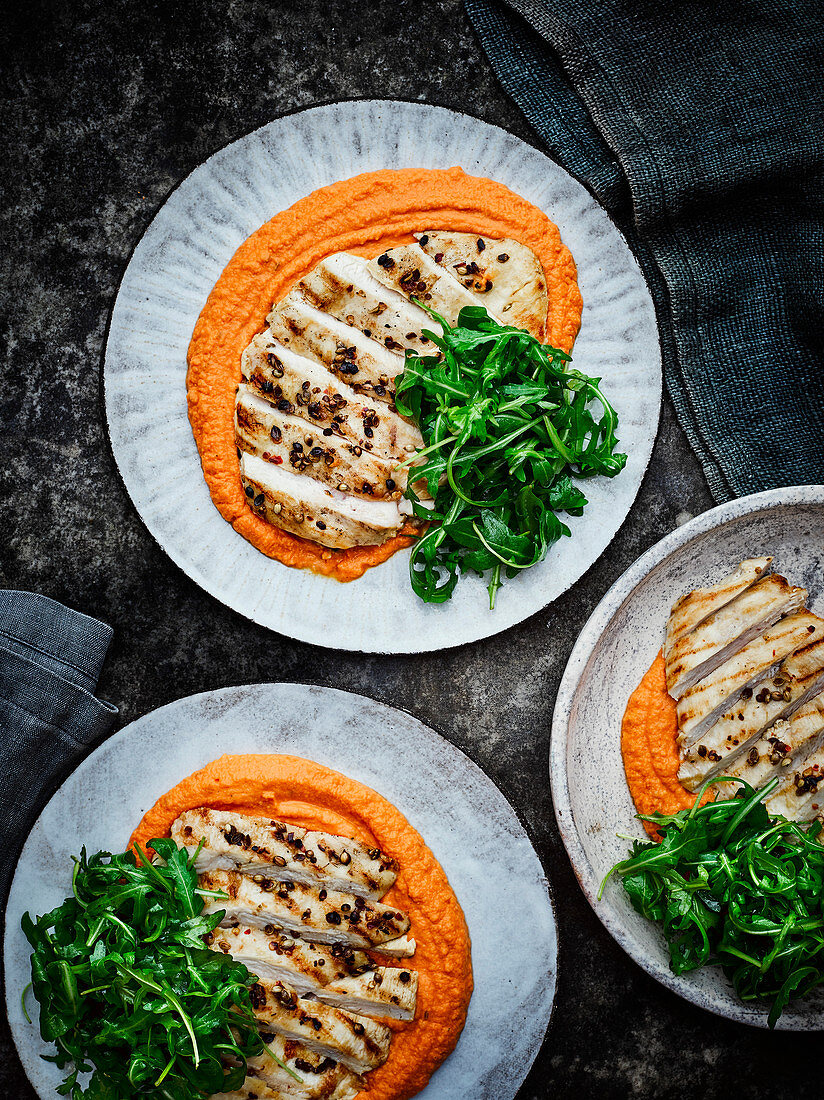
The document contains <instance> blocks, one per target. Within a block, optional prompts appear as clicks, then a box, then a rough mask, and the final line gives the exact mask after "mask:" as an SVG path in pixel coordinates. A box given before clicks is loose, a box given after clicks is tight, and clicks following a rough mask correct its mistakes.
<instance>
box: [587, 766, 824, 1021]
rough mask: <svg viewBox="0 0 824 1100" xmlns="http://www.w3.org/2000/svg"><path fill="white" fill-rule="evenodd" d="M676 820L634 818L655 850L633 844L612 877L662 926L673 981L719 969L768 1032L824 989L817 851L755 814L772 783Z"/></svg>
mask: <svg viewBox="0 0 824 1100" xmlns="http://www.w3.org/2000/svg"><path fill="white" fill-rule="evenodd" d="M730 778H732V777H729V776H719V777H717V778H715V779H710V780H708V781H707V782H706V783H705V784H704V786H703V787H701V789H700V790H699V791H698V793H697V797H696V802H695V805H694V806H693V807H692V809H690V810H680V811H679V812H678V813H676V814H669V815H668V814H658V813H656V814H649V815H639V817H640V820H642V821H648V822H650V823H652V824H654V825H655V826H656V828H657V830H658V832H659V834H660V836H661V841H660V843H658V842H656V841H648V842H642V841H637V840H636V841H635V842H634V843H633V846H632V853H631V854H630V856H629V858H628V859H625V860H623V861H622V862H621V863H617V864H616V865H615V866H614V867H613V868H612V869H611V870H610V872H609V873H608V874H607V876H606V878H605V879H604V882H603V883H602V885H601V891H600V894H599V897H600V896H601V894H603V891H604V887H605V886H606V883H607V880H608V879H609V878H610V876H611V875H613V874H617V875H619V876H620V878H621V882H622V884H623V887H624V889H625V890H626V892H627V894H628V896H629V899H630V901H631V902H632V905H633V906H634V908H635V909H636V910H637V911H638V912H639V913H641V914H642V915H643V916H645V917H647V918H648V919H649V920H652V921H656V922H658V923H659V924H660V925H661V928H662V931H663V933H664V937H665V939H666V941H667V946H668V949H669V956H670V966H671V968H672V971H673V973H674V974H686V973H688V972H689V971H691V970H697V969H698V968H700V967H702V966H711V965H716V966H720V967H721V968H722V970H723V972H724V973H725V974H726V976H727V977H728V978H729V980H730V981H731V982H732V985H733V988H734V989H735V992H736V993H737V995H738V996H739V997H740V998H741V1000H743V1001H755V1000H764V1001H767V1002H769V1003H770V1012H769V1017H768V1023H769V1026H770V1027H774V1026H775V1024H776V1022H777V1020H778V1018H779V1017H780V1016H781V1014H782V1012H783V1011H784V1009H785V1008H786V1006H787V1003H788V1002H789V1001H790V1000H791V999H793V998H796V997H803V996H804V995H805V994H807V993H809V992H810V991H811V990H812V989H814V988H815V987H816V986H819V985H821V984H822V983H824V845H822V843H821V842H820V841H819V839H818V834H819V830H820V828H821V825H820V823H813V824H812V825H810V826H808V827H807V828H803V827H802V826H801V825H799V824H798V823H797V822H794V821H788V820H787V819H786V818H783V817H778V816H771V815H770V814H769V813H768V812H767V810H766V809H765V807H764V806H763V805H762V800H763V799H764V798H766V797H768V796H769V795H770V794H771V793H772V791H773V790H774V789H775V787H776V786H777V785H778V780H777V779H774V780H772V782H771V783H769V784H767V785H766V786H765V787H763V788H761V789H760V790H754V789H753V788H752V787H751V786H750V785H749V784H748V783H746V782H745V781H744V780H741V779H738V780H735V781H736V782H738V783H740V784H741V789H740V790H739V791H738V792H737V793H736V796H735V798H730V799H723V800H719V801H717V802H707V803H705V804H704V805H703V806H701V805H699V803H700V801H701V798H702V796H703V794H704V792H705V791H706V790H707V788H708V787H711V786H713V785H714V784H716V783H723V782H728V781H729V780H730Z"/></svg>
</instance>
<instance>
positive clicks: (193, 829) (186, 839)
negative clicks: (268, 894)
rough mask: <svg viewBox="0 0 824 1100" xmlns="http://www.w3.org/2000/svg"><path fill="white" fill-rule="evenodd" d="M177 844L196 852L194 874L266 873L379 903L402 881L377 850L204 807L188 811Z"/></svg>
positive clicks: (177, 825) (177, 829)
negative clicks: (378, 901)
mask: <svg viewBox="0 0 824 1100" xmlns="http://www.w3.org/2000/svg"><path fill="white" fill-rule="evenodd" d="M171 834H172V838H173V840H174V841H175V843H176V844H178V845H181V846H183V847H185V848H187V849H188V850H189V851H191V852H194V851H195V850H196V849H197V847H198V845H199V844H200V842H201V840H202V841H203V847H202V848H201V849H200V852H199V854H198V857H197V860H196V862H195V869H196V870H197V871H198V872H203V871H217V870H222V871H242V872H244V873H246V874H258V873H260V874H264V875H266V877H267V878H271V879H274V880H275V881H278V882H297V883H301V884H303V885H308V886H325V887H326V888H327V889H328V890H336V891H340V892H343V893H347V894H356V895H359V896H360V897H363V898H373V899H379V898H382V897H383V895H384V894H385V893H386V892H387V890H389V888H390V887H391V886H392V885H393V883H394V882H395V879H396V878H397V877H398V863H397V861H396V860H394V859H392V858H391V857H390V856H387V855H385V854H384V853H383V852H381V851H380V850H379V849H378V848H368V847H367V846H366V845H364V844H361V843H360V842H359V841H357V840H351V839H350V838H349V837H345V836H335V835H334V834H333V833H324V832H318V831H316V830H313V829H302V828H300V827H299V826H297V825H289V824H287V823H286V822H285V821H275V820H272V819H271V818H263V817H250V816H248V815H246V814H240V813H236V812H235V811H233V810H214V809H211V808H210V807H205V806H201V807H198V808H197V809H194V810H184V812H183V813H182V814H181V815H180V817H178V818H177V820H176V821H175V822H174V824H173V825H172V829H171Z"/></svg>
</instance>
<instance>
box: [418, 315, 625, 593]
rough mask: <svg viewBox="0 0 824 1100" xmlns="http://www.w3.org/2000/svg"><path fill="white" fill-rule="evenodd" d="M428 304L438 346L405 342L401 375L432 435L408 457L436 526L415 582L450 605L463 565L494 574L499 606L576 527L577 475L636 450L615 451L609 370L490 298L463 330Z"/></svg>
mask: <svg viewBox="0 0 824 1100" xmlns="http://www.w3.org/2000/svg"><path fill="white" fill-rule="evenodd" d="M413 300H414V299H413ZM417 304H418V305H421V306H422V307H423V308H426V306H425V304H424V303H423V302H417ZM427 312H428V313H429V314H430V315H431V316H433V317H434V318H435V319H436V320H437V321H438V322H439V323H440V324H441V325H442V327H443V332H442V334H441V335H438V334H436V333H435V332H431V331H426V332H425V335H426V336H427V337H428V338H429V339H430V340H431V341H432V343H433V344H434V345H435V347H436V348H437V349H438V351H439V352H440V354H435V355H424V356H422V355H420V354H419V353H418V352H417V351H413V350H408V351H407V352H406V360H405V365H404V370H403V373H402V374H401V375H400V376H399V377H398V379H397V381H396V406H397V408H398V411H399V412H401V413H402V414H404V415H405V416H411V417H413V418H414V420H415V422H416V423H417V424H418V426H419V428H420V430H421V434H422V435H423V439H424V446H423V447H422V448H421V449H420V450H419V451H418V452H417V453H416V454H415V455H412V456H410V458H409V459H408V461H407V462H406V463H404V465H405V466H407V467H412V466H413V465H415V469H414V475H415V478H416V480H417V481H420V480H421V479H422V480H424V481H425V482H426V486H427V489H428V491H429V493H430V494H431V496H432V498H433V501H434V508H430V507H427V506H425V505H424V504H423V503H422V502H421V501H420V500H419V498H418V496H417V494H416V493H415V491H414V488H413V487H412V486H411V484H410V487H409V488H408V489H407V492H406V495H407V497H408V498H409V499H410V500H411V501H412V506H413V510H414V513H415V515H416V516H417V517H418V518H419V519H422V520H425V521H427V523H428V524H429V526H428V529H427V530H426V532H425V534H424V535H423V537H422V538H420V539H419V541H418V542H417V543H416V544H415V546H414V547H413V549H412V556H411V561H410V576H411V582H412V588H413V589H414V591H415V592H416V593H417V595H418V596H420V598H421V599H422V600H424V601H425V602H427V603H443V602H445V601H446V600H448V599H450V597H451V596H452V593H453V592H454V590H455V586H456V585H457V583H458V579H459V575H460V574H462V573H466V572H474V573H480V574H488V575H489V584H488V590H489V606H490V608H494V607H495V599H496V595H497V592H498V589H499V588H500V587H501V584H502V581H503V579H504V578H505V577H510V578H511V577H513V576H515V575H516V574H517V573H518V572H520V571H521V570H523V569H529V568H530V567H531V566H533V565H536V564H537V563H538V562H540V561H542V560H543V559H544V558H545V557H546V554H547V552H548V550H549V548H550V547H551V546H552V545H553V544H554V543H555V542H557V541H558V539H560V538H561V536H562V535H569V533H570V531H569V528H568V527H567V525H566V524H565V523H564V522H563V519H562V518H561V516H562V515H564V514H566V515H571V516H579V515H581V514H582V512H583V510H584V508H585V506H586V504H587V498H586V496H585V495H584V493H583V491H582V490H581V488H580V486H579V484H578V482H580V481H585V480H586V479H587V478H591V477H594V476H597V475H601V476H604V477H615V476H616V475H617V474H619V473H620V472H621V470H623V468H624V466H625V465H626V461H627V456H626V455H625V454H620V453H617V452H616V447H617V445H618V439H617V435H616V431H617V425H618V417H617V415H616V412H615V410H614V409H613V407H612V405H610V403H609V401H608V400H607V398H606V397H605V395H604V393H603V392H602V390H601V388H600V379H598V378H589V377H587V376H586V375H584V374H582V373H581V372H580V371H577V370H575V369H573V368H572V367H570V365H569V364H570V356H569V355H567V353H566V352H563V351H560V350H558V349H557V348H553V347H550V346H548V345H546V344H542V343H541V342H540V340H538V339H536V337H534V336H532V335H530V334H529V333H528V332H526V331H524V330H523V329H517V328H508V327H506V326H503V325H499V324H497V323H496V322H495V321H493V320H492V319H491V318H490V317H489V314H488V313H487V312H486V310H485V309H484V308H483V307H481V306H467V307H464V308H463V309H462V310H461V311H460V314H459V317H458V323H457V325H456V326H454V327H452V326H450V325H448V324H447V323H446V322H445V321H444V319H443V318H442V317H440V316H439V315H438V314H436V313H434V312H433V311H432V310H427ZM421 459H423V460H424V462H423V465H418V464H420V462H421ZM411 481H412V478H411V477H410V482H411ZM428 503H431V502H428Z"/></svg>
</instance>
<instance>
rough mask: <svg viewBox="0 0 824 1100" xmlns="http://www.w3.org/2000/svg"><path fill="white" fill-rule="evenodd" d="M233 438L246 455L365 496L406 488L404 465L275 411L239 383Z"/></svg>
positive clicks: (383, 496)
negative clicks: (402, 466) (400, 465)
mask: <svg viewBox="0 0 824 1100" xmlns="http://www.w3.org/2000/svg"><path fill="white" fill-rule="evenodd" d="M327 433H328V434H327ZM235 442H236V444H237V446H238V448H239V449H240V450H241V451H245V452H246V453H247V454H251V455H257V456H258V457H259V458H262V459H264V460H265V461H266V462H273V463H274V464H275V465H276V466H283V467H284V469H286V470H288V471H290V472H294V473H299V474H303V473H305V474H306V475H307V476H309V477H312V478H314V479H315V481H319V482H322V483H323V484H324V485H326V486H327V487H328V488H330V489H337V490H338V491H339V492H341V493H349V494H351V495H353V496H359V497H362V498H363V499H364V500H396V501H397V500H399V499H400V497H401V492H402V491H403V490H404V489H405V488H406V482H407V474H406V470H405V469H403V468H401V467H398V468H396V466H397V464H396V463H394V462H392V461H391V460H390V459H386V458H380V457H378V456H377V455H375V454H371V453H370V452H369V451H364V450H362V448H360V447H355V446H354V445H353V444H352V443H349V442H347V440H346V439H344V438H342V437H341V436H339V435H336V434H333V432H332V430H331V428H326V429H324V430H321V429H319V428H317V427H313V426H312V425H311V424H307V423H306V421H305V420H301V418H300V417H298V416H288V415H286V414H285V413H282V412H279V411H278V410H277V409H276V408H274V406H272V405H270V404H269V403H268V402H266V401H262V400H261V399H260V397H258V396H257V394H256V393H255V392H254V391H253V390H251V389H250V388H249V387H248V386H246V385H241V386H239V387H238V394H237V400H236V402H235ZM356 451H358V452H360V453H359V454H356V453H355V452H356Z"/></svg>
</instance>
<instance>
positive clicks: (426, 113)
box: [104, 100, 661, 653]
mask: <svg viewBox="0 0 824 1100" xmlns="http://www.w3.org/2000/svg"><path fill="white" fill-rule="evenodd" d="M454 165H460V166H461V167H462V168H463V169H464V171H466V172H467V173H469V174H470V175H475V176H485V177H487V178H490V179H494V180H498V181H499V182H500V183H504V184H506V185H507V186H508V187H510V188H511V189H512V190H514V191H516V192H518V194H520V195H522V196H523V197H524V198H526V199H528V200H529V201H530V202H531V203H533V204H534V205H535V206H537V207H538V208H539V209H541V210H543V211H544V212H545V213H546V214H547V215H548V216H549V217H550V218H551V219H552V220H553V221H554V222H555V223H556V224H557V225H558V226H559V228H560V230H561V236H562V238H563V240H564V242H565V244H566V245H567V246H568V247H569V248H570V250H571V251H572V254H573V256H574V257H575V262H576V264H577V266H578V281H579V284H580V287H581V293H582V294H583V299H584V313H583V318H582V322H581V333H580V335H579V337H578V340H577V341H576V344H575V348H574V362H575V366H576V367H577V368H578V369H580V370H582V371H583V372H584V373H585V374H589V375H594V376H596V377H599V378H603V379H604V388H605V392H606V394H607V396H608V397H609V399H610V400H611V401H612V403H613V404H614V405H615V407H616V409H617V410H618V414H619V417H620V425H619V432H618V435H619V439H620V444H621V449H622V450H623V451H626V452H627V453H628V454H629V461H628V463H627V467H626V469H625V470H624V471H623V473H622V474H621V475H620V477H617V478H615V479H613V480H610V479H608V478H593V479H592V480H590V481H587V483H586V486H585V490H586V494H587V496H588V497H589V500H590V505H589V507H588V508H587V509H586V511H585V513H584V515H583V516H580V517H577V518H573V519H568V520H567V521H566V522H568V524H569V526H570V528H571V529H572V538H571V539H563V540H562V541H561V542H559V543H558V544H557V545H556V546H554V547H553V548H552V549H551V550H550V553H549V554H548V556H547V559H546V561H544V562H543V563H541V564H540V565H537V566H535V568H533V569H527V570H523V571H522V572H521V573H520V574H519V575H518V576H517V577H515V578H514V579H512V580H510V581H507V582H506V584H505V585H504V587H503V589H502V590H501V592H500V593H499V594H498V605H497V607H496V609H495V611H494V612H490V610H489V600H488V596H487V593H486V588H485V581H484V580H483V579H482V578H480V577H475V576H469V577H465V578H462V580H461V583H460V584H459V585H458V588H457V590H456V592H455V595H454V596H453V598H452V599H451V600H450V601H449V602H448V603H446V604H443V605H439V606H438V605H434V606H433V605H432V604H425V603H422V602H421V600H420V599H418V597H417V596H415V595H414V593H413V592H412V589H411V588H410V584H409V551H408V550H406V551H401V552H400V553H398V554H395V555H394V557H392V558H391V559H390V560H389V561H388V562H386V563H384V564H383V565H381V566H379V567H377V568H376V569H370V570H369V571H368V572H367V573H366V575H365V576H364V577H362V578H361V579H360V580H357V581H353V582H352V583H351V584H340V583H338V582H337V581H334V580H331V579H329V578H327V577H320V576H317V575H316V574H314V573H310V572H307V571H305V570H297V569H289V568H287V567H286V566H284V565H281V564H280V563H279V562H276V561H272V560H271V559H270V558H267V557H265V556H264V555H263V554H261V553H260V552H259V551H258V550H256V549H255V548H254V547H253V546H252V545H251V544H250V543H248V542H246V540H245V539H244V538H242V536H241V535H239V534H238V533H237V532H236V531H235V530H234V529H233V528H232V527H231V526H230V525H229V524H228V523H227V522H226V521H225V520H224V519H223V517H222V516H221V515H220V514H219V512H218V511H217V509H216V508H215V506H214V505H213V504H212V501H211V498H210V496H209V492H208V489H207V487H206V483H205V481H204V480H203V474H202V472H201V467H200V457H199V455H198V452H197V448H196V446H195V441H194V439H193V437H192V430H191V428H190V426H189V419H188V412H187V407H186V350H187V348H188V346H189V341H190V339H191V336H192V330H193V329H194V326H195V322H196V321H197V318H198V316H199V314H200V311H201V310H202V308H203V306H204V304H205V302H206V299H207V297H208V295H209V292H210V291H211V289H212V287H213V286H214V283H215V281H216V280H217V278H218V276H219V275H220V273H221V271H222V270H223V268H224V267H225V266H226V264H227V263H228V262H229V260H230V259H231V258H232V255H233V254H234V252H235V250H236V249H237V247H238V246H239V245H240V244H241V243H242V242H243V241H244V240H245V239H246V238H247V237H248V236H249V235H250V234H251V233H253V232H254V231H255V230H256V229H258V228H259V227H260V226H261V225H263V223H264V222H267V221H268V220H269V219H270V218H271V217H273V216H274V215H275V214H276V213H278V211H280V210H283V209H285V208H287V207H289V206H291V205H292V204H293V203H294V202H296V201H297V200H298V199H300V198H302V197H303V196H304V195H307V194H309V193H310V192H311V191H314V190H315V189H316V188H318V187H322V186H324V185H326V184H330V183H334V182H335V181H337V180H341V179H348V178H349V177H351V176H354V175H357V174H358V173H360V172H368V171H375V170H377V169H381V168H409V167H416V168H450V167H452V166H454ZM421 228H425V226H421ZM104 383H105V399H106V416H107V420H108V426H109V435H110V438H111V443H112V449H113V451H114V457H115V460H116V462H117V465H118V468H119V470H120V473H121V475H122V477H123V481H124V482H125V485H126V488H127V490H128V492H129V495H130V496H131V498H132V500H133V501H134V504H135V506H136V508H137V510H138V512H139V513H140V516H141V518H142V519H143V521H144V523H145V524H146V526H147V527H148V529H149V531H150V532H151V533H152V535H154V537H155V538H156V539H157V541H158V542H159V543H160V545H161V546H162V547H163V549H164V550H165V551H166V553H167V554H168V555H169V556H170V557H171V558H172V560H173V561H174V562H175V563H176V564H177V565H179V566H180V568H181V569H183V571H184V572H185V573H186V574H187V575H188V576H189V577H191V578H192V579H193V580H194V581H196V582H197V583H198V584H199V585H201V586H202V587H203V588H205V589H206V591H207V592H210V593H211V594H212V595H213V596H215V597H217V599H219V600H222V601H223V603H225V604H227V605H228V606H229V607H232V608H234V609H235V610H236V611H238V612H240V613H241V614H242V615H246V616H247V617H248V618H250V619H252V620H253V621H254V622H256V623H261V624H262V625H263V626H267V627H270V628H271V629H273V630H277V631H279V632H280V633H281V634H285V635H287V636H288V637H290V638H297V639H299V640H301V641H305V642H311V643H312V644H314V645H321V646H330V647H333V648H336V649H347V650H360V651H364V652H369V653H417V652H423V651H427V650H436V649H444V648H446V647H448V646H456V645H463V644H465V643H466V642H472V641H475V640H477V639H478V638H486V637H489V636H490V635H492V634H496V633H498V632H499V631H501V630H504V629H506V628H507V627H509V626H512V625H513V624H514V623H519V622H522V621H523V620H524V619H525V618H527V617H528V616H529V615H532V614H534V613H535V612H536V611H540V609H541V608H542V607H546V605H547V604H548V603H550V602H551V601H552V600H554V599H555V598H556V597H557V596H558V595H560V594H561V593H562V592H564V591H566V589H567V588H569V586H570V585H571V584H574V582H575V581H577V580H578V578H579V577H580V576H582V575H583V573H584V572H585V571H586V570H587V569H588V568H589V566H590V565H592V563H593V562H594V561H595V560H596V558H597V557H598V556H599V555H600V554H601V553H602V551H603V550H604V549H605V548H606V546H607V545H608V544H609V542H610V540H611V539H612V537H613V536H614V534H615V533H616V531H617V530H618V528H619V527H620V525H621V523H622V522H623V521H624V519H625V517H626V514H627V512H628V511H629V509H630V507H631V505H632V502H633V501H634V499H635V496H636V494H637V492H638V488H639V486H640V484H641V479H642V477H643V476H644V471H645V469H646V466H647V463H648V461H649V457H650V453H651V451H652V444H653V441H654V439H655V433H656V430H657V427H658V413H659V407H660V400H661V360H660V353H659V347H658V330H657V328H656V324H655V312H654V309H653V304H652V299H651V297H650V294H649V291H648V289H647V286H646V283H645V282H644V279H643V276H642V275H641V272H640V270H639V268H638V265H637V263H636V262H635V259H634V258H633V256H632V253H631V252H630V250H629V248H628V246H627V243H626V241H625V240H624V238H623V237H622V236H621V234H620V233H619V231H618V229H617V228H616V227H615V225H614V224H613V223H612V222H611V221H610V219H609V216H608V215H607V213H606V211H605V210H604V209H603V208H602V207H601V206H599V205H598V203H597V202H596V201H595V200H594V199H593V198H592V196H591V195H590V194H589V193H588V192H587V191H586V189H585V188H584V187H583V186H582V185H581V184H580V183H578V181H577V180H575V179H573V178H572V176H570V175H569V174H568V173H567V172H565V171H564V170H563V169H562V168H561V167H560V166H559V165H558V164H555V163H554V162H553V161H551V160H549V158H548V157H545V156H544V155H543V154H542V153H539V152H538V150H537V149H533V148H532V147H531V146H529V145H527V144H526V143H525V142H523V141H520V140H519V139H518V138H516V137H513V136H512V135H511V134H508V133H506V131H504V130H500V129H498V128H497V127H496V126H490V125H489V124H488V123H485V122H480V121H478V120H477V119H474V118H470V117H469V116H467V115H461V114H456V113H455V112H454V111H448V110H445V109H444V108H443V107H431V106H429V105H427V104H425V103H401V102H394V101H387V100H363V101H357V102H348V103H333V104H330V105H328V106H324V107H313V108H312V109H310V110H307V111H300V112H297V113H296V114H292V115H288V116H287V117H285V118H280V119H276V120H275V121H274V122H271V123H269V124H268V125H267V126H264V127H262V128H261V129H260V130H256V131H255V132H254V133H252V134H248V135H247V136H246V137H243V138H240V139H239V140H238V141H235V142H233V143H232V144H231V145H228V146H227V147H226V148H225V149H221V150H220V152H218V153H215V155H214V156H212V157H210V158H209V160H207V161H206V163H205V164H202V165H201V166H200V167H199V168H197V169H195V171H194V172H193V173H192V174H191V175H190V176H189V177H188V179H186V180H184V181H183V183H182V184H181V185H180V187H178V188H177V190H176V191H174V192H173V193H172V195H171V196H170V197H169V199H168V201H167V202H166V203H165V204H164V206H163V207H162V208H161V210H160V211H159V212H158V214H157V216H156V218H155V219H154V221H153V222H152V224H151V225H150V226H149V228H148V230H147V231H146V233H145V235H144V237H143V239H142V240H141V241H140V243H139V244H138V246H137V248H136V249H135V251H134V255H133V256H132V259H131V261H130V263H129V266H128V268H127V270H126V273H125V275H124V277H123V282H122V283H121V286H120V290H119V292H118V295H117V301H116V302H115V306H114V312H113V313H112V319H111V325H110V328H109V337H108V341H107V345H106V362H105V367H104ZM399 624H401V626H402V628H401V629H399Z"/></svg>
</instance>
